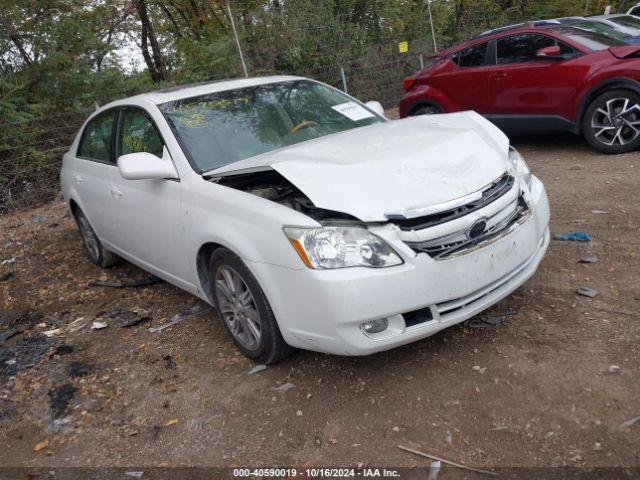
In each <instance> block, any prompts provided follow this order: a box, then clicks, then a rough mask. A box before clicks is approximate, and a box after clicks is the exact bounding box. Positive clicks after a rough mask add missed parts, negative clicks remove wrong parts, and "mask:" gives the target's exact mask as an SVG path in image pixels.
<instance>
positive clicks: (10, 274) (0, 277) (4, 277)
mask: <svg viewBox="0 0 640 480" xmlns="http://www.w3.org/2000/svg"><path fill="white" fill-rule="evenodd" d="M13 277H15V274H14V273H13V272H8V273H5V274H2V275H0V283H2V282H6V281H7V280H11V279H12V278H13Z"/></svg>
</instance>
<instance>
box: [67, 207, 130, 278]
mask: <svg viewBox="0 0 640 480" xmlns="http://www.w3.org/2000/svg"><path fill="white" fill-rule="evenodd" d="M73 216H74V218H75V219H76V225H77V226H78V230H79V231H80V237H82V243H83V245H84V250H85V252H86V254H87V257H89V260H91V261H92V262H93V263H95V264H96V265H98V266H99V267H102V268H110V267H113V266H114V265H116V264H117V263H119V262H120V261H121V260H122V258H120V257H119V256H118V255H116V254H115V253H113V252H111V251H110V250H107V249H106V248H104V246H103V245H102V242H101V241H100V239H99V238H98V236H97V235H96V232H94V231H93V228H92V227H91V224H90V223H89V220H87V217H86V216H85V214H84V213H82V211H81V210H80V209H75V211H74V212H73Z"/></svg>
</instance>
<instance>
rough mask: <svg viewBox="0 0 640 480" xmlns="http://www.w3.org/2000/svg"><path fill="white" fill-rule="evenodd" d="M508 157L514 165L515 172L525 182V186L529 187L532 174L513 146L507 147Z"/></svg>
mask: <svg viewBox="0 0 640 480" xmlns="http://www.w3.org/2000/svg"><path fill="white" fill-rule="evenodd" d="M509 159H510V160H511V162H512V163H513V166H514V167H516V172H517V173H518V175H519V176H520V178H522V180H524V182H525V183H526V184H527V187H528V188H529V189H531V180H532V179H533V175H532V173H531V170H529V165H527V162H525V161H524V158H522V155H520V153H519V152H518V151H517V150H516V149H515V148H513V147H509Z"/></svg>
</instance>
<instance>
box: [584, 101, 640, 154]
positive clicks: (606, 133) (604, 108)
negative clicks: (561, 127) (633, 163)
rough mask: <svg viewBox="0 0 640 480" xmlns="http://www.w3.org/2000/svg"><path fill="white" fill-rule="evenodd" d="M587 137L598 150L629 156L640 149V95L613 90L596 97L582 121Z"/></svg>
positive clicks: (585, 136)
mask: <svg viewBox="0 0 640 480" xmlns="http://www.w3.org/2000/svg"><path fill="white" fill-rule="evenodd" d="M582 132H583V135H584V138H585V139H586V140H587V142H589V144H590V145H591V146H592V147H593V148H595V149H596V150H598V151H600V152H603V153H608V154H617V153H626V152H631V151H633V150H636V149H637V148H638V147H640V95H638V94H637V93H635V92H632V91H630V90H611V91H609V92H605V93H603V94H602V95H600V96H599V97H597V98H596V99H595V100H593V102H591V104H590V105H589V108H587V111H586V113H585V115H584V118H583V120H582Z"/></svg>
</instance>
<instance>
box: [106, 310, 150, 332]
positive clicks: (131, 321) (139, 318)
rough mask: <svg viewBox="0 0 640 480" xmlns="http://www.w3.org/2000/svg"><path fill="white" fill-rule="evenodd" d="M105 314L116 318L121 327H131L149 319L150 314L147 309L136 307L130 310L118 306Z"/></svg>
mask: <svg viewBox="0 0 640 480" xmlns="http://www.w3.org/2000/svg"><path fill="white" fill-rule="evenodd" d="M105 316H106V317H109V318H112V319H114V320H117V321H118V322H119V323H120V326H121V327H122V328H128V327H133V326H135V325H138V324H140V323H142V322H146V321H149V320H151V315H150V314H149V312H148V311H146V310H144V309H143V308H137V307H136V308H133V309H131V310H124V309H122V308H118V309H116V310H114V311H112V312H110V313H108V314H106V315H105Z"/></svg>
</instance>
